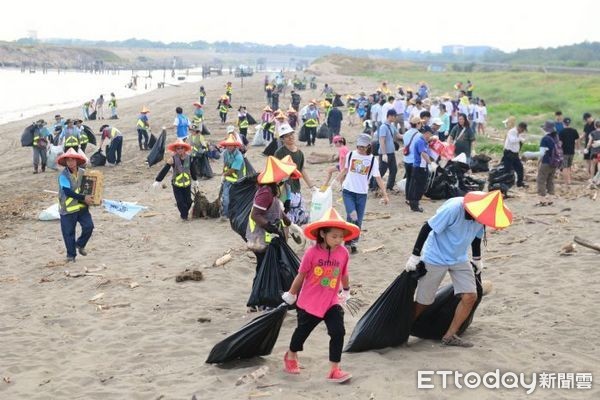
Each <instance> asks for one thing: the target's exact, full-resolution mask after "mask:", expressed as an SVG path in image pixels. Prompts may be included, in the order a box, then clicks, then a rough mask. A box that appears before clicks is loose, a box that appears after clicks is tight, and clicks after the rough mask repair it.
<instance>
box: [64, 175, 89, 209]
mask: <svg viewBox="0 0 600 400" xmlns="http://www.w3.org/2000/svg"><path fill="white" fill-rule="evenodd" d="M84 173H85V170H84V169H83V168H78V169H77V177H75V176H73V174H71V171H69V168H65V169H64V170H63V172H61V173H60V174H59V175H58V181H59V184H58V211H59V213H60V214H61V215H66V214H73V213H76V212H78V211H79V210H81V209H83V208H85V207H87V206H86V205H85V203H83V204H82V203H79V201H78V200H76V199H74V198H72V197H68V196H67V195H66V194H65V192H64V191H63V189H62V186H60V177H61V176H66V177H67V178H68V179H69V182H70V183H71V190H72V191H74V192H75V193H80V192H81V182H82V181H83V174H84Z"/></svg>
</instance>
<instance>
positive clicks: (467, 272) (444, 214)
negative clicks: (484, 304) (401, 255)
mask: <svg viewBox="0 0 600 400" xmlns="http://www.w3.org/2000/svg"><path fill="white" fill-rule="evenodd" d="M512 220H513V215H512V212H511V211H510V210H509V209H508V208H507V207H506V206H505V205H504V202H503V199H502V193H501V192H500V191H499V190H494V191H491V192H489V193H485V192H469V193H467V194H466V195H465V196H464V197H454V198H452V199H449V200H447V201H446V202H445V203H444V204H442V206H441V207H440V208H438V210H437V211H436V213H435V215H434V216H433V217H431V218H429V220H428V221H427V222H426V223H425V224H424V225H423V227H422V228H421V231H420V232H419V236H418V237H417V240H416V242H415V245H414V248H413V251H412V254H411V256H410V258H409V259H408V261H407V262H406V267H405V269H406V270H407V271H414V270H415V269H416V268H417V265H418V264H419V262H421V261H423V262H424V263H425V267H426V269H427V274H425V276H423V277H422V278H421V279H419V283H418V285H417V291H416V296H415V302H416V304H415V313H414V315H415V319H416V318H418V317H419V315H421V313H422V312H423V311H424V310H425V309H426V308H427V307H428V306H429V305H430V304H432V303H433V301H434V298H435V293H436V290H437V289H438V287H439V286H440V284H441V282H442V280H443V279H444V276H445V275H446V272H448V273H450V277H451V278H452V284H453V285H454V294H456V295H460V296H461V300H460V303H459V304H458V307H457V308H456V311H455V312H454V317H453V319H452V323H451V324H450V327H449V328H448V330H447V331H446V333H445V334H444V336H443V338H442V344H443V345H446V346H458V347H472V346H473V344H472V343H470V342H467V341H466V340H464V339H462V338H461V337H459V336H458V335H457V334H456V333H457V332H458V330H459V328H460V326H461V325H462V324H463V322H464V321H465V320H466V319H467V317H468V316H469V314H470V312H471V309H472V308H473V305H474V304H475V301H476V300H477V288H476V284H475V276H474V272H473V267H474V268H475V269H476V273H477V274H479V273H481V270H482V268H483V261H482V259H481V239H482V238H484V235H485V227H486V226H487V227H490V228H493V229H504V228H506V227H508V226H509V225H510V224H511V223H512ZM484 243H485V239H484ZM469 247H471V260H470V262H469V256H468V249H469Z"/></svg>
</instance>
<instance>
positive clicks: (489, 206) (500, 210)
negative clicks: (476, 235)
mask: <svg viewBox="0 0 600 400" xmlns="http://www.w3.org/2000/svg"><path fill="white" fill-rule="evenodd" d="M463 204H464V207H465V210H467V212H468V213H469V214H470V215H471V216H472V217H473V218H474V219H475V221H477V222H479V223H480V224H483V225H485V226H489V227H491V228H494V229H503V228H506V227H508V226H509V225H510V224H512V220H513V215H512V212H511V211H510V210H509V209H508V207H506V206H505V205H504V200H503V199H502V193H501V192H500V191H499V190H492V191H491V192H489V193H486V192H469V193H467V194H466V195H465V198H464V203H463Z"/></svg>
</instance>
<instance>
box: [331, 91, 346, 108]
mask: <svg viewBox="0 0 600 400" xmlns="http://www.w3.org/2000/svg"><path fill="white" fill-rule="evenodd" d="M333 106H334V107H344V102H343V101H342V99H341V98H340V95H339V94H336V95H335V97H334V99H333Z"/></svg>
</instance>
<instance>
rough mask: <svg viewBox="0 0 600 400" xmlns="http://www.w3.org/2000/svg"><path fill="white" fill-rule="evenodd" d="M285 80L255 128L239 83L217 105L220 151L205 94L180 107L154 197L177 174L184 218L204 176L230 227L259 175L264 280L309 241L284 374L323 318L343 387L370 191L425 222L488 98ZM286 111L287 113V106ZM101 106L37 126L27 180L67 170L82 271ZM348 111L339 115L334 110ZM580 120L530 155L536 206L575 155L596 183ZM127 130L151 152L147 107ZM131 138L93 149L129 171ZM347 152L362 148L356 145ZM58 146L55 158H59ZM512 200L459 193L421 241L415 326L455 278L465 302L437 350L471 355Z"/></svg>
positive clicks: (519, 133) (593, 133) (470, 146)
mask: <svg viewBox="0 0 600 400" xmlns="http://www.w3.org/2000/svg"><path fill="white" fill-rule="evenodd" d="M279 77H280V75H279V74H278V75H277V77H276V78H275V79H274V80H273V81H272V80H270V79H268V77H267V78H266V79H265V82H264V87H263V89H264V92H265V103H266V104H265V106H264V107H263V108H261V109H260V111H259V110H256V111H257V114H256V115H258V113H259V112H260V117H259V119H257V120H255V119H254V117H252V115H251V113H250V112H249V111H248V110H247V108H246V106H245V105H244V104H241V103H239V104H236V105H235V106H234V99H235V98H236V97H235V96H234V86H233V84H232V82H227V83H226V85H225V87H224V88H223V91H222V95H219V96H216V97H215V98H216V101H215V103H214V104H216V114H218V116H219V121H220V122H221V125H222V128H224V135H223V136H224V137H222V138H220V139H221V140H219V141H211V140H210V136H211V133H210V131H209V127H208V126H207V123H206V113H207V112H208V111H207V110H206V107H207V99H208V94H207V91H206V90H205V88H204V87H203V86H202V87H200V90H199V95H198V98H197V99H190V104H191V105H192V107H193V115H192V116H187V115H186V114H185V113H184V107H183V106H177V107H176V108H175V116H174V120H173V123H172V125H171V126H169V127H164V131H169V130H174V131H175V136H176V139H175V140H173V141H170V143H169V144H168V145H167V146H166V150H167V152H166V153H165V154H164V156H163V160H164V165H163V167H162V168H161V169H160V171H159V172H158V174H157V176H156V178H155V180H154V183H153V185H152V186H153V187H155V188H157V189H158V188H160V187H162V181H163V180H164V179H165V178H166V177H167V175H168V174H169V172H171V178H170V183H171V187H172V190H173V195H174V198H175V201H176V206H177V210H178V213H179V217H180V218H181V220H182V221H187V220H188V219H189V217H190V209H191V208H192V204H193V191H194V190H198V189H200V187H201V184H200V182H199V180H200V179H201V178H205V179H206V183H205V184H206V185H218V186H219V187H220V190H219V200H220V204H221V219H222V220H224V221H230V220H232V219H233V218H234V217H235V216H237V215H238V214H239V213H238V210H237V209H236V208H235V207H238V206H235V207H233V208H232V204H233V203H235V201H236V200H237V199H235V198H232V193H233V188H235V187H236V185H237V184H238V183H239V182H240V181H242V180H243V179H245V178H248V177H254V179H255V180H256V187H255V189H256V192H255V194H254V196H253V200H252V205H251V207H250V208H249V214H248V215H247V217H246V221H247V228H246V229H245V236H246V240H247V243H248V247H249V249H250V250H252V251H253V252H254V254H255V255H256V262H257V266H256V272H257V275H258V272H259V270H260V268H261V266H263V265H264V260H265V254H266V251H267V249H268V247H269V245H270V243H271V241H272V240H273V238H275V237H278V238H283V239H284V240H285V239H287V237H288V236H289V235H290V230H293V231H294V232H299V231H300V232H302V231H303V232H304V235H305V238H306V239H309V240H312V241H313V242H312V243H313V244H312V245H311V246H310V247H309V248H308V249H307V250H306V251H305V252H304V255H303V257H302V261H301V264H300V268H299V270H298V273H297V276H296V277H295V279H294V281H293V283H292V284H291V287H289V288H285V292H284V293H283V295H282V301H285V302H286V303H287V304H290V305H293V304H296V306H297V310H298V326H297V328H296V330H295V331H294V334H293V335H292V338H291V341H290V346H289V349H288V351H287V352H286V353H285V355H284V370H285V371H286V372H288V373H290V374H298V373H300V372H301V371H300V369H299V364H298V352H300V351H301V350H302V349H303V345H304V342H305V340H306V339H307V337H308V336H309V335H310V333H311V332H312V330H313V329H314V328H315V327H316V326H317V325H318V324H319V323H320V322H321V321H324V322H325V324H326V325H327V332H328V334H329V336H330V337H331V341H330V351H329V361H330V362H331V367H330V371H329V373H328V375H327V379H328V380H329V381H331V382H346V381H348V380H349V379H350V377H351V374H350V373H348V372H346V371H344V370H342V369H341V366H340V361H341V352H342V347H343V340H344V335H345V329H344V321H343V316H344V308H343V307H344V305H345V304H346V302H347V301H348V300H349V299H350V298H351V294H350V280H349V263H350V261H351V258H350V255H351V254H354V253H356V252H357V251H358V250H357V249H358V243H359V242H358V241H359V237H360V232H361V227H362V224H363V220H364V216H365V212H366V209H367V203H368V202H369V197H370V196H369V194H370V193H371V192H374V193H376V195H375V197H379V198H380V202H381V203H382V204H383V205H389V204H393V205H394V207H398V206H397V204H395V203H396V200H395V199H396V198H397V197H392V195H394V194H395V195H399V194H400V192H401V191H403V192H404V195H403V196H402V197H403V199H402V201H399V202H398V203H400V204H402V203H406V205H407V206H408V207H409V210H410V211H412V212H418V213H423V212H425V210H424V208H423V207H422V206H421V203H420V202H421V199H422V197H423V196H424V195H425V193H426V191H427V186H428V184H429V183H430V182H431V180H432V177H435V176H436V175H439V174H442V173H443V171H444V169H445V168H446V166H448V165H451V164H452V163H463V164H466V165H467V169H468V165H470V163H471V162H472V160H473V158H474V156H475V155H476V154H475V153H476V148H475V145H476V143H477V140H478V139H479V138H481V137H485V136H486V135H488V133H489V129H488V128H487V127H488V123H489V117H488V111H487V105H486V101H485V99H482V98H478V97H476V96H475V94H474V93H475V86H474V85H473V83H472V82H470V81H467V83H466V84H464V85H463V83H462V82H458V83H457V84H456V85H455V86H454V92H453V93H452V94H450V93H445V94H442V95H439V96H433V95H432V92H431V88H430V87H429V86H428V85H427V84H426V83H425V82H419V84H418V85H417V86H416V87H417V89H416V90H413V88H411V87H403V86H400V85H398V86H396V88H395V90H393V89H392V88H391V87H390V85H388V83H387V82H382V83H381V85H380V86H379V87H378V88H376V89H375V90H374V91H373V92H372V93H370V94H368V95H367V92H365V91H360V92H359V93H358V94H345V95H344V94H341V93H338V92H336V91H335V89H334V88H332V87H331V86H330V85H329V84H328V83H324V85H323V88H322V90H321V91H320V93H319V92H318V90H315V89H316V83H315V81H314V80H312V79H311V81H310V88H307V87H306V86H307V80H306V79H300V78H298V77H294V78H293V79H292V80H291V82H292V83H293V84H292V86H293V89H292V90H291V91H290V93H289V97H286V92H285V88H286V87H287V86H288V85H287V82H288V80H287V79H285V78H284V77H283V75H281V78H279ZM282 82H286V83H285V84H284V83H282ZM305 90H311V93H312V94H313V96H314V97H313V96H311V97H313V98H311V99H310V100H308V101H307V100H306V99H302V97H301V93H302V92H303V91H305ZM316 93H319V96H315V94H316ZM280 95H281V98H280ZM317 97H322V99H317ZM284 101H285V102H286V104H285V106H284V107H281V105H283V103H284ZM103 103H104V99H103V96H102V95H101V96H100V97H99V98H98V99H97V100H96V101H95V102H94V100H90V101H88V102H86V103H85V104H84V107H83V119H77V118H70V119H64V118H63V117H62V116H61V115H59V114H57V115H56V116H55V121H54V124H52V125H48V124H47V123H46V122H45V121H43V120H39V121H37V122H36V123H35V124H36V126H37V127H38V129H36V130H35V136H34V140H33V144H32V148H33V168H34V170H33V172H34V173H35V174H37V173H39V172H45V171H46V167H47V166H48V157H49V155H50V154H53V155H54V158H55V163H56V164H57V165H59V166H63V167H64V169H63V170H62V171H61V172H60V173H59V178H58V198H59V209H60V220H61V231H62V235H63V239H64V242H65V247H66V254H67V261H68V262H74V261H75V260H76V257H77V255H78V254H77V253H79V255H81V256H85V255H87V250H86V244H87V243H88V241H89V240H90V238H91V236H92V232H93V229H94V225H93V221H92V217H91V214H90V212H89V206H90V205H91V204H92V199H91V198H90V196H89V195H84V194H82V193H81V182H82V179H83V176H84V174H85V169H84V166H85V165H86V164H89V163H90V158H88V156H87V155H86V147H87V146H88V144H89V143H90V141H91V140H93V141H94V144H95V143H96V142H95V137H94V134H93V132H92V131H91V129H89V128H88V127H86V126H85V125H84V123H85V121H86V120H90V119H94V118H95V119H104V117H103V111H102V108H103ZM288 103H289V104H288ZM108 106H109V108H110V109H111V116H110V119H118V118H119V117H118V114H117V101H116V98H115V96H114V94H112V93H111V98H110V101H109V102H108ZM343 107H345V111H346V112H345V113H343V112H342V111H341V110H340V108H343ZM231 110H237V114H236V118H235V119H234V121H231V120H228V118H230V117H229V114H230V112H231ZM234 112H235V111H234ZM583 120H584V122H585V125H584V128H583V135H580V134H579V133H578V132H577V130H576V129H575V128H574V127H573V123H572V120H571V118H569V117H564V118H563V115H562V113H561V112H559V111H557V112H556V113H555V118H554V119H553V120H548V121H546V122H545V123H544V124H543V125H542V127H541V129H542V130H543V136H542V138H541V141H540V145H539V152H537V153H536V155H535V157H537V158H539V164H538V173H537V179H536V184H537V194H538V195H539V197H540V201H539V203H538V204H539V205H544V206H545V205H549V204H552V202H553V200H552V197H549V196H555V195H556V190H555V184H554V179H555V176H556V175H557V174H558V173H559V171H561V172H560V173H561V174H562V176H563V181H564V183H565V184H566V185H569V184H571V182H572V174H571V168H572V165H573V161H574V158H575V156H576V154H577V151H578V150H580V149H581V151H582V153H583V159H584V160H585V162H586V168H587V173H588V174H589V177H590V178H593V177H594V176H597V173H598V172H597V170H598V162H599V160H600V120H599V121H595V120H594V118H593V117H592V116H591V115H590V114H589V113H585V114H583ZM344 121H347V122H346V123H345V124H344ZM131 125H135V127H136V128H135V129H136V130H137V134H138V145H139V150H140V151H149V150H151V149H152V148H153V146H156V138H154V140H153V136H154V135H153V134H152V129H151V121H150V110H149V109H148V108H147V107H146V106H144V107H143V108H142V109H141V110H140V112H139V115H138V117H137V120H136V121H135V122H133V123H132V124H131ZM504 125H505V127H506V129H507V133H506V137H505V140H504V144H503V147H504V152H503V155H502V160H501V163H502V164H503V165H504V167H505V168H507V169H508V170H509V171H510V173H511V174H512V175H513V179H514V175H515V174H516V186H517V187H520V188H526V187H527V183H526V177H525V174H524V167H523V164H522V161H521V153H522V152H521V148H522V145H523V143H525V141H526V140H527V137H526V134H527V133H528V124H527V123H526V122H525V121H517V120H516V119H515V118H514V117H509V118H507V119H506V120H505V121H504ZM251 127H254V134H252V132H251V131H250V128H251ZM222 128H221V127H220V128H219V129H222ZM123 132H124V131H122V130H121V129H118V128H117V127H116V126H113V125H108V124H103V125H102V126H101V128H100V131H99V133H100V135H101V139H100V141H99V145H98V146H97V151H100V152H101V151H102V149H104V148H106V150H105V152H106V155H107V162H108V165H110V166H118V165H119V164H121V162H122V148H123V135H124V133H123ZM212 135H213V136H215V133H213V134H212ZM319 138H320V139H323V140H327V141H328V143H329V146H330V151H335V155H334V157H332V158H331V160H333V162H332V164H333V165H330V166H328V168H326V169H324V175H325V176H323V179H322V180H324V181H325V185H324V186H323V187H319V186H318V185H317V180H316V179H315V177H313V176H311V175H312V174H310V173H309V172H308V170H307V168H306V164H307V162H308V158H307V157H306V156H305V154H304V152H303V149H302V147H301V145H300V143H306V147H309V146H315V145H316V143H317V142H316V140H317V139H319ZM352 142H353V143H354V147H353V148H350V147H351V146H349V143H352ZM252 147H258V148H261V149H262V155H264V157H265V158H264V160H265V162H264V166H262V168H261V169H260V171H259V172H260V173H258V174H257V173H255V170H254V167H253V166H252V165H251V164H250V162H249V160H248V158H247V155H248V152H250V151H252V150H251V149H252ZM53 148H58V151H54V152H51V151H50V150H51V149H53ZM163 151H164V150H163ZM218 160H222V166H220V167H218V168H219V169H221V171H222V173H221V176H222V179H221V180H220V182H219V181H218V180H211V178H213V173H212V167H211V164H215V163H217V162H219V161H218ZM52 167H54V165H52ZM399 167H400V168H399ZM399 169H402V170H403V171H404V177H403V178H402V179H401V181H402V182H403V187H402V188H400V187H399V185H398V182H397V180H398V179H397V178H398V172H399ZM207 171H208V172H207ZM319 178H320V177H319ZM319 180H320V181H322V180H321V179H319ZM302 182H304V184H306V185H307V186H308V187H309V188H310V190H311V193H312V194H315V193H317V192H319V193H320V192H324V191H325V190H327V189H326V187H328V186H330V187H331V189H332V190H333V191H336V192H341V197H342V199H343V204H344V209H345V218H342V217H341V216H340V215H339V214H338V212H337V211H336V210H335V209H334V208H328V209H327V210H323V212H322V213H321V214H320V217H319V218H315V217H314V215H312V216H311V213H310V209H309V207H307V199H305V197H304V196H305V195H304V194H303V192H302ZM330 182H331V185H330ZM599 183H600V182H599ZM400 189H401V190H400ZM505 195H506V193H505V192H503V191H501V190H490V191H489V192H487V193H483V192H480V191H469V192H468V193H467V192H464V193H462V195H460V196H457V197H453V198H450V199H449V200H447V201H445V202H444V203H443V204H442V205H441V206H440V207H439V208H438V209H437V211H436V212H435V213H431V215H430V218H429V219H428V220H427V222H426V223H425V224H424V225H423V226H422V227H421V229H420V231H419V232H418V233H416V235H417V240H416V243H415V245H414V248H413V250H412V252H411V255H410V257H409V259H408V261H407V263H406V270H407V271H414V270H415V269H417V267H418V265H419V264H420V263H422V262H423V263H424V265H425V267H426V269H427V274H426V275H425V277H424V278H422V279H421V280H419V284H418V286H417V288H416V297H415V305H414V307H415V308H414V318H418V317H419V315H420V314H421V313H422V312H423V311H424V310H425V309H426V308H427V306H428V305H430V304H432V303H433V301H434V297H435V293H436V290H437V288H438V287H439V286H440V284H441V281H442V279H443V278H444V276H445V274H446V272H448V273H449V274H450V276H451V278H452V282H453V284H454V288H455V289H454V292H455V293H456V294H460V295H461V300H460V303H459V305H458V306H457V308H456V312H455V314H454V318H453V319H452V322H451V324H450V326H449V327H448V329H447V331H446V333H445V334H444V336H443V337H442V339H441V343H442V344H444V345H446V346H459V347H470V346H472V343H470V342H468V341H466V340H465V339H463V338H461V337H459V336H458V332H459V328H460V327H461V325H462V324H463V322H464V321H465V320H466V319H467V318H468V317H469V315H470V313H471V310H472V309H473V306H474V304H475V301H476V299H477V296H478V295H477V290H476V286H475V282H476V280H475V274H478V273H480V272H481V269H482V267H483V264H482V263H483V261H482V252H481V242H482V241H483V240H485V227H488V228H493V229H504V228H506V227H508V226H509V225H510V223H511V222H512V213H511V211H510V210H509V209H508V207H506V205H504V203H503V198H504V197H505ZM373 197H374V196H371V198H373ZM330 207H331V206H330ZM77 224H80V225H81V235H80V236H79V237H76V225H77ZM299 227H300V228H299ZM469 249H471V254H470V255H469ZM255 280H256V278H255ZM258 310H259V309H257V308H254V309H253V310H252V311H258ZM406 311H407V312H408V310H406ZM411 312H412V311H411Z"/></svg>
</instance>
